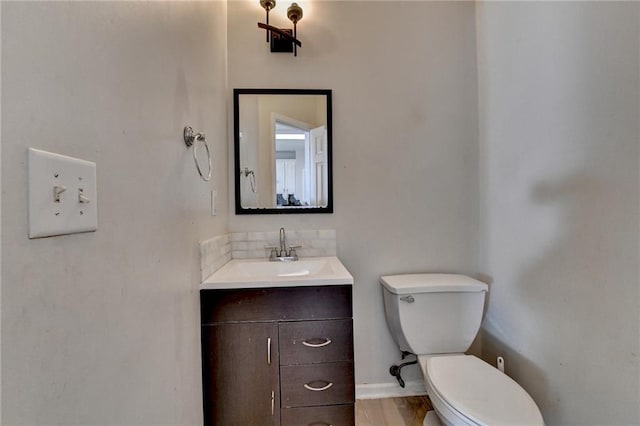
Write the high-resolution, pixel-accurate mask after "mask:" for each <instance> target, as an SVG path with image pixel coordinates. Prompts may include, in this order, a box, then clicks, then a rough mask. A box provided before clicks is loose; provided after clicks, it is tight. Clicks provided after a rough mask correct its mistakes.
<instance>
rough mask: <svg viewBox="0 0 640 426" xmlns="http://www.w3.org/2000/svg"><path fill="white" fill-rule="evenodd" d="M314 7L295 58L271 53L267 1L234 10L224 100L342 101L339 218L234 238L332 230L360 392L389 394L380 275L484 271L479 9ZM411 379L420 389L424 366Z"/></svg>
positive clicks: (244, 222)
mask: <svg viewBox="0 0 640 426" xmlns="http://www.w3.org/2000/svg"><path fill="white" fill-rule="evenodd" d="M307 4H309V5H310V6H309V7H310V10H308V11H305V17H304V19H303V20H302V21H301V22H300V26H299V33H298V34H299V36H300V39H301V40H302V42H303V47H302V49H301V50H300V51H299V54H298V57H297V58H294V57H293V55H289V54H282V53H280V54H275V53H270V51H269V48H268V45H267V44H266V43H265V40H264V35H263V34H262V33H259V32H258V31H257V30H256V24H255V22H257V21H262V20H263V19H264V11H263V10H262V9H261V8H260V6H259V5H258V2H254V1H248V2H247V1H232V2H229V4H228V12H229V22H228V27H229V34H228V37H229V44H228V46H229V88H230V89H231V88H234V87H282V88H284V87H288V88H320V89H324V88H327V89H332V90H333V107H334V108H333V119H334V121H333V123H334V131H333V141H334V156H333V158H334V171H333V178H334V197H335V198H334V200H335V213H334V214H331V215H285V216H281V215H279V216H263V215H259V216H253V217H247V216H236V215H235V214H231V215H230V230H231V231H274V230H277V229H278V228H279V227H281V226H284V227H285V228H287V229H310V228H311V229H318V228H319V229H322V228H332V229H336V230H337V243H338V246H337V251H338V256H339V257H340V259H341V260H342V261H343V262H344V264H345V266H346V267H347V268H348V269H349V271H351V273H352V274H353V276H354V278H355V286H354V314H355V320H354V321H355V356H356V364H355V365H356V383H385V382H394V379H393V377H391V376H390V375H389V373H388V371H389V366H390V365H391V364H393V363H397V362H398V361H399V359H400V353H399V350H398V349H397V348H396V346H395V345H394V343H393V341H392V340H391V337H390V334H389V332H388V330H387V326H386V322H385V318H384V311H383V305H382V291H381V288H380V285H379V284H378V278H379V276H380V275H384V274H393V273H400V272H412V271H414V272H415V271H454V272H462V273H474V272H475V271H476V255H475V247H476V239H477V232H476V230H477V223H476V218H477V215H478V207H477V204H478V187H477V182H476V181H477V179H476V178H477V118H476V117H477V97H476V96H477V86H476V84H477V80H476V54H475V6H474V4H473V3H471V2H469V3H455V2H451V3H449V2H446V3H444V2H443V3H438V2H396V1H393V2H366V3H363V2H351V1H346V2H314V3H307ZM285 10H286V7H280V6H279V7H277V8H276V11H274V12H273V13H272V15H271V19H272V20H273V22H274V24H275V25H282V26H285V25H286V22H284V21H286V17H284V15H285V14H284V11H285ZM283 17H284V20H283ZM399 17H401V18H399ZM278 18H280V20H278ZM257 70H261V71H260V72H256V71H257ZM230 123H231V122H230ZM230 128H231V127H230ZM231 137H232V135H230V139H229V140H230V141H231ZM230 143H231V142H230ZM404 371H407V373H406V374H407V378H408V379H419V377H420V376H419V375H418V369H417V368H415V366H414V367H409V368H407V369H406V370H403V372H404Z"/></svg>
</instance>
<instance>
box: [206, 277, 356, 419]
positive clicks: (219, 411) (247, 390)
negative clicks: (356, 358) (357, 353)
mask: <svg viewBox="0 0 640 426" xmlns="http://www.w3.org/2000/svg"><path fill="white" fill-rule="evenodd" d="M200 305H201V317H202V372H203V374H202V377H203V395H204V423H205V425H225V426H226V425H243V426H244V425H247V426H252V425H260V426H261V425H282V426H285V425H286V426H293V425H296V426H298V425H300V426H307V425H314V426H320V425H333V426H340V425H345V426H353V425H354V424H355V420H354V402H355V385H354V374H353V320H352V316H353V313H352V295H351V285H332V286H318V287H274V288H261V289H238V290H235V289H234V290H201V291H200Z"/></svg>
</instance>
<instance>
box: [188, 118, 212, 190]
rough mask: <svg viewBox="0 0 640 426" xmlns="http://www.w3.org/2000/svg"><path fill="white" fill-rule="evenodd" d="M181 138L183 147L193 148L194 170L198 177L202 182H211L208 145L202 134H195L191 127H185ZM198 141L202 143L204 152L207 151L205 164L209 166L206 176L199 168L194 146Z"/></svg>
mask: <svg viewBox="0 0 640 426" xmlns="http://www.w3.org/2000/svg"><path fill="white" fill-rule="evenodd" d="M182 137H183V139H184V143H185V145H187V148H190V147H192V146H193V161H194V162H195V164H196V170H198V174H199V175H200V177H201V178H202V180H204V181H206V182H208V181H209V180H211V170H212V166H211V151H210V150H209V144H207V140H206V139H205V136H204V133H202V132H197V133H196V132H195V131H194V130H193V128H192V127H191V126H185V128H184V131H183V132H182ZM198 141H200V142H202V144H203V145H204V148H205V150H206V151H207V163H208V165H209V171H208V172H207V174H206V175H205V174H203V173H202V169H201V168H200V162H199V161H198V150H197V148H198V147H197V144H196V142H198Z"/></svg>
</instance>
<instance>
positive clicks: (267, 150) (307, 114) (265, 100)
mask: <svg viewBox="0 0 640 426" xmlns="http://www.w3.org/2000/svg"><path fill="white" fill-rule="evenodd" d="M324 99H325V97H324V96H303V95H295V96H282V95H260V97H259V102H258V103H259V106H258V122H259V124H258V132H259V141H260V143H259V144H258V146H259V151H258V158H259V164H260V183H259V188H260V194H259V205H260V206H261V207H275V163H274V159H275V157H274V152H275V147H274V145H273V143H274V141H273V116H272V114H274V113H275V114H279V115H284V116H286V117H288V118H293V119H294V120H297V121H301V122H304V123H306V124H309V125H310V126H311V127H317V126H319V125H321V124H324V123H325V120H326V109H325V108H322V106H320V107H319V106H318V104H323V105H324V103H325V102H324ZM323 112H324V114H325V115H320V114H322V113H323ZM319 119H320V121H318V120H319ZM243 121H244V119H243Z"/></svg>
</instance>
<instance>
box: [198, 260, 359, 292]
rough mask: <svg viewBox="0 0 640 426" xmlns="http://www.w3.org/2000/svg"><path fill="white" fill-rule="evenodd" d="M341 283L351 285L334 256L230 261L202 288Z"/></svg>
mask: <svg viewBox="0 0 640 426" xmlns="http://www.w3.org/2000/svg"><path fill="white" fill-rule="evenodd" d="M342 284H353V277H352V276H351V274H350V273H349V271H347V269H346V268H345V267H344V265H343V264H342V262H340V260H339V259H338V258H337V257H335V256H331V257H312V258H306V259H301V260H298V261H292V262H270V261H269V260H267V259H264V260H263V259H233V260H231V261H229V262H228V263H227V264H226V265H224V266H223V267H222V268H220V269H218V270H217V271H216V272H215V273H214V274H213V275H211V276H210V277H209V278H207V279H206V280H205V281H204V282H203V283H202V286H201V289H223V288H257V287H288V286H306V285H342Z"/></svg>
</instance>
